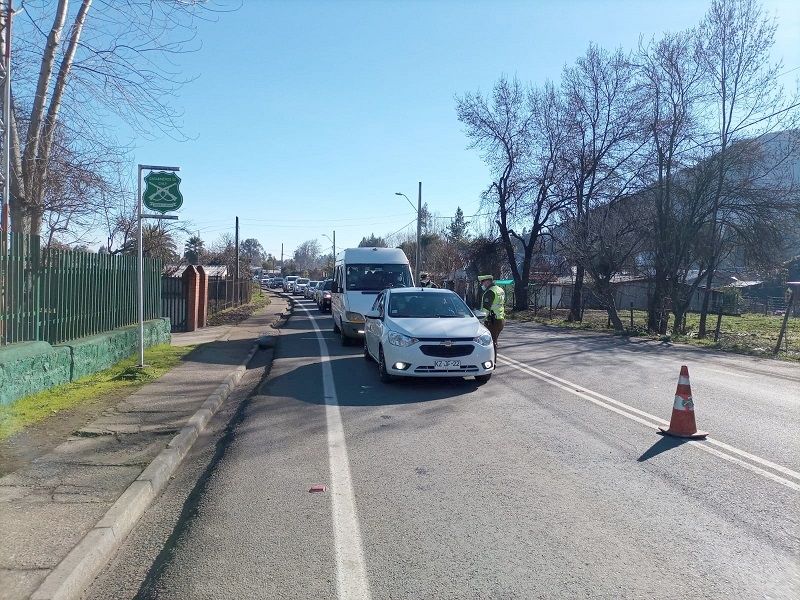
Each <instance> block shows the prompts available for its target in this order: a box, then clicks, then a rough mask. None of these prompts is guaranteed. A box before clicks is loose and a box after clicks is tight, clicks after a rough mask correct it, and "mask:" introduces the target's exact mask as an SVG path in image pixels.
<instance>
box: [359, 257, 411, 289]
mask: <svg viewBox="0 0 800 600" xmlns="http://www.w3.org/2000/svg"><path fill="white" fill-rule="evenodd" d="M346 276H347V283H346V286H347V291H358V290H365V291H366V290H373V291H374V290H385V289H386V288H400V287H411V285H412V283H411V269H409V268H408V265H369V264H363V265H352V264H351V265H347V275H346Z"/></svg>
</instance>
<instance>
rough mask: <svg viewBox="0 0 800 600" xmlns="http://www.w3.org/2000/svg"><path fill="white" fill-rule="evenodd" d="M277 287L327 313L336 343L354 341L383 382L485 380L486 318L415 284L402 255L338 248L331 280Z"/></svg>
mask: <svg viewBox="0 0 800 600" xmlns="http://www.w3.org/2000/svg"><path fill="white" fill-rule="evenodd" d="M283 290H284V292H287V293H289V294H292V295H304V296H305V297H306V298H308V299H312V300H314V302H315V303H316V304H317V308H318V309H319V310H320V312H330V313H331V316H332V320H333V332H334V334H337V335H338V336H339V338H340V340H341V343H342V345H343V346H347V345H350V344H351V343H353V342H355V341H356V340H358V341H360V342H361V344H363V351H364V358H365V359H366V360H369V361H373V362H375V363H376V365H377V369H378V375H379V377H380V379H381V381H382V382H384V383H390V382H392V381H394V380H396V379H399V378H404V377H422V378H427V377H459V378H461V377H474V378H475V380H476V381H478V382H480V383H484V382H486V381H488V380H489V379H490V378H491V376H492V372H493V371H494V369H495V361H496V358H495V357H496V352H495V348H494V344H493V342H492V336H491V334H490V333H489V330H488V329H487V328H486V327H485V326H484V325H483V321H484V319H485V318H486V313H485V312H484V311H482V310H476V311H473V310H471V309H470V308H469V307H468V306H467V304H466V303H465V302H464V300H462V299H461V297H460V296H459V295H458V294H456V293H455V292H453V291H452V290H448V289H439V288H422V287H414V283H413V279H412V277H411V271H410V268H409V264H408V260H407V258H406V257H405V254H404V253H403V252H402V251H401V250H398V249H394V248H391V249H390V248H356V249H348V250H344V251H342V252H341V253H340V254H339V255H337V258H336V265H335V268H334V277H333V278H332V279H326V280H324V281H310V280H309V279H307V278H304V277H299V276H295V275H290V276H288V277H285V278H284V281H283Z"/></svg>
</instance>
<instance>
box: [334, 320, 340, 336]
mask: <svg viewBox="0 0 800 600" xmlns="http://www.w3.org/2000/svg"><path fill="white" fill-rule="evenodd" d="M339 331H340V330H339V326H338V325H337V324H336V317H333V333H339Z"/></svg>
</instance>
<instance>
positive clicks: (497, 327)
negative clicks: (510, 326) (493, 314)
mask: <svg viewBox="0 0 800 600" xmlns="http://www.w3.org/2000/svg"><path fill="white" fill-rule="evenodd" d="M505 324H506V320H505V319H495V320H494V321H493V322H492V323H488V322H487V323H485V325H486V329H488V330H489V333H491V334H492V341H493V342H494V347H495V348H499V346H498V345H497V338H498V336H499V335H500V332H501V331H503V326H504V325H505Z"/></svg>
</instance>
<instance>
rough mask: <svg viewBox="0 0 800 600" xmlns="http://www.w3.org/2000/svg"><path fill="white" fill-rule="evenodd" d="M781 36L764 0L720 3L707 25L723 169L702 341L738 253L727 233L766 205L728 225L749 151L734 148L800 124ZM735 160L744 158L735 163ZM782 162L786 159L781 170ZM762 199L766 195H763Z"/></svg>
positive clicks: (710, 148) (742, 205) (704, 37)
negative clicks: (773, 58)
mask: <svg viewBox="0 0 800 600" xmlns="http://www.w3.org/2000/svg"><path fill="white" fill-rule="evenodd" d="M776 29H777V23H776V21H775V20H774V19H771V18H770V17H769V16H768V15H766V14H764V12H763V11H762V8H761V5H760V3H758V2H757V1H756V0H713V1H712V3H711V7H710V8H709V10H708V12H707V13H706V16H705V18H704V19H703V22H702V23H701V26H700V40H701V41H702V52H701V54H700V60H701V64H702V67H703V74H704V75H705V78H706V85H707V90H708V94H709V100H710V103H709V120H708V123H709V125H710V126H711V127H710V129H709V132H708V136H707V139H706V140H705V143H704V149H705V151H706V153H707V155H709V156H713V157H714V160H713V163H714V165H715V167H716V181H715V188H714V190H713V194H712V196H711V204H712V206H711V214H710V223H709V226H708V228H707V231H706V249H707V252H706V260H707V262H708V268H707V272H706V275H705V295H704V298H703V306H702V312H701V316H700V327H699V333H698V335H699V336H700V337H704V336H705V334H706V318H707V315H708V309H709V301H710V298H711V290H712V283H713V280H714V276H715V274H716V272H717V269H718V268H719V266H720V262H721V261H722V260H723V259H724V257H725V255H726V254H728V253H729V252H730V244H729V242H730V241H731V240H732V239H733V238H732V237H731V236H729V235H727V233H726V230H727V229H728V227H729V226H731V225H732V224H734V223H737V222H742V221H746V220H747V216H744V215H743V214H742V213H749V214H750V215H756V214H757V211H759V209H760V208H762V206H763V203H759V202H755V203H747V202H741V201H738V202H736V203H735V207H736V208H738V210H737V211H736V212H737V213H738V214H737V215H736V216H734V217H733V218H728V217H730V216H731V211H730V210H729V209H730V208H733V207H731V206H730V205H728V207H726V201H725V198H726V196H727V194H726V187H728V185H729V180H730V179H732V178H733V179H738V178H740V174H741V165H742V161H741V152H742V151H746V149H745V148H742V147H741V146H740V147H739V148H736V149H735V148H734V147H733V145H734V144H735V143H736V142H737V141H743V140H744V139H746V138H754V137H756V136H758V135H760V134H764V133H768V132H774V131H778V130H780V129H794V128H797V124H798V111H797V107H798V106H800V103H799V102H798V97H797V95H795V96H793V97H791V98H786V97H785V96H784V94H783V90H782V88H781V86H780V85H779V82H778V76H779V74H780V71H781V70H782V68H783V66H782V64H781V63H780V62H779V63H771V62H770V60H769V52H770V49H771V48H772V46H773V45H774V38H775V31H776ZM797 149H798V148H797V146H796V145H795V146H794V147H792V148H789V152H790V156H791V155H793V156H795V157H796V156H797V155H798V153H797ZM732 153H739V154H740V155H739V156H738V157H732V156H731V154H732ZM785 158H786V157H784V159H785ZM780 162H781V160H780V159H779V160H778V161H777V163H778V164H780ZM761 164H764V163H763V162H762V163H761ZM774 164H775V161H774V160H773V165H774ZM773 168H774V167H773ZM765 177H769V175H768V174H767V173H762V174H761V176H760V177H759V179H761V181H762V182H763V181H764V179H765ZM772 179H773V180H774V178H772ZM745 181H747V179H745V180H744V181H741V180H740V181H739V183H738V185H737V187H738V188H740V191H739V193H737V194H736V196H737V197H738V198H739V199H740V200H741V198H742V197H743V196H747V195H749V194H748V193H746V192H745V193H742V192H743V191H744V190H742V187H743V184H744V183H745ZM772 186H773V187H774V183H773V184H772ZM753 187H754V188H762V189H763V187H764V186H763V185H759V184H756V185H755V186H753ZM754 191H755V190H754ZM755 195H759V194H758V192H757V191H755ZM726 214H727V216H726Z"/></svg>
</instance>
